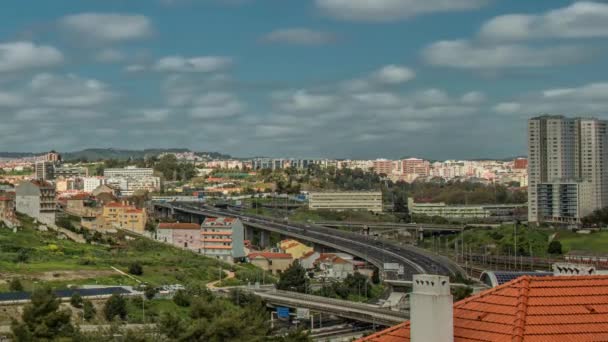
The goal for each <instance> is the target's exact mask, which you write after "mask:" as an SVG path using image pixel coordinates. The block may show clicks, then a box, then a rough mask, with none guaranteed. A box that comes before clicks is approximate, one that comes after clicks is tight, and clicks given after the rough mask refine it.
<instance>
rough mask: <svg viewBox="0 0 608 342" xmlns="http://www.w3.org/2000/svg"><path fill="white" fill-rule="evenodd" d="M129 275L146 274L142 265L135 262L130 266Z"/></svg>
mask: <svg viewBox="0 0 608 342" xmlns="http://www.w3.org/2000/svg"><path fill="white" fill-rule="evenodd" d="M129 273H131V274H133V275H142V274H144V269H143V267H142V266H141V264H140V263H138V262H134V263H132V264H131V265H129Z"/></svg>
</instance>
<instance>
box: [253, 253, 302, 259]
mask: <svg viewBox="0 0 608 342" xmlns="http://www.w3.org/2000/svg"><path fill="white" fill-rule="evenodd" d="M259 256H261V257H262V258H266V259H291V258H292V256H291V254H287V253H271V252H256V253H250V254H249V255H248V256H247V257H248V258H249V259H253V258H256V257H259Z"/></svg>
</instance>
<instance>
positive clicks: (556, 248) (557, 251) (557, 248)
mask: <svg viewBox="0 0 608 342" xmlns="http://www.w3.org/2000/svg"><path fill="white" fill-rule="evenodd" d="M547 253H549V254H553V255H561V254H562V243H561V242H559V241H558V240H553V241H551V243H549V247H548V248H547Z"/></svg>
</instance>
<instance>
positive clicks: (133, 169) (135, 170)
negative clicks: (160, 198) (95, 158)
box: [103, 166, 154, 177]
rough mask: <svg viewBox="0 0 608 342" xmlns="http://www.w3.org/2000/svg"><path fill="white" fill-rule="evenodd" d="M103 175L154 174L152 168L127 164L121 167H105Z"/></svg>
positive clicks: (137, 175) (130, 175) (139, 175)
mask: <svg viewBox="0 0 608 342" xmlns="http://www.w3.org/2000/svg"><path fill="white" fill-rule="evenodd" d="M103 175H104V176H105V177H146V176H152V175H154V170H153V169H150V168H137V167H132V166H128V167H125V168H123V169H119V168H115V169H105V170H104V171H103Z"/></svg>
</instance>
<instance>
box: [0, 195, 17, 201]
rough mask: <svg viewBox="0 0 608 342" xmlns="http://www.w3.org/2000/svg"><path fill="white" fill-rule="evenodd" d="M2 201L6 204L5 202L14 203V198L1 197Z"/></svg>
mask: <svg viewBox="0 0 608 342" xmlns="http://www.w3.org/2000/svg"><path fill="white" fill-rule="evenodd" d="M0 201H2V202H5V201H14V199H13V198H11V197H8V196H0Z"/></svg>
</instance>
